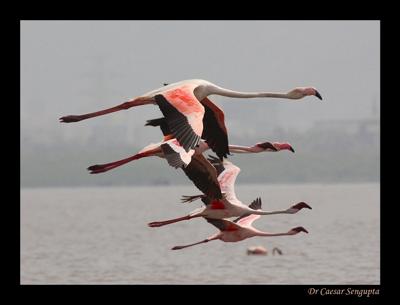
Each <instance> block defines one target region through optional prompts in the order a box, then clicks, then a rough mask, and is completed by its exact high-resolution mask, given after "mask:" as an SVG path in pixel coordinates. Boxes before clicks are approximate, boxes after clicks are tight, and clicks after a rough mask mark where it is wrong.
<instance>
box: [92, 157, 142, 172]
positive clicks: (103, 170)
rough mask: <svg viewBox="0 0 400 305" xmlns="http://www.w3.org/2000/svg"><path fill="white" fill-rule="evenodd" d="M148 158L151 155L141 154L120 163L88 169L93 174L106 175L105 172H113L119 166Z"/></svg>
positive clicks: (99, 165)
mask: <svg viewBox="0 0 400 305" xmlns="http://www.w3.org/2000/svg"><path fill="white" fill-rule="evenodd" d="M148 156H149V155H146V154H140V153H139V154H136V155H133V156H131V157H129V158H125V159H122V160H118V161H115V162H110V163H106V164H96V165H92V166H89V167H88V168H87V169H88V170H89V171H90V173H91V174H99V173H104V172H107V171H109V170H111V169H113V168H116V167H118V166H121V165H124V164H126V163H128V162H131V161H133V160H137V159H140V158H144V157H148Z"/></svg>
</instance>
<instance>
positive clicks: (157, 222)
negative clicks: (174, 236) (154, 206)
mask: <svg viewBox="0 0 400 305" xmlns="http://www.w3.org/2000/svg"><path fill="white" fill-rule="evenodd" d="M200 216H201V215H194V216H190V215H187V216H183V217H179V218H174V219H170V220H164V221H154V222H150V223H148V224H147V225H148V226H149V227H152V228H154V227H162V226H165V225H168V224H170V223H175V222H178V221H183V220H189V219H192V218H195V217H200Z"/></svg>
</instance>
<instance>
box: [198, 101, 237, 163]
mask: <svg viewBox="0 0 400 305" xmlns="http://www.w3.org/2000/svg"><path fill="white" fill-rule="evenodd" d="M201 104H202V105H203V106H204V110H205V112H204V117H203V134H202V136H201V137H202V138H203V139H204V140H205V141H206V142H207V144H208V146H209V147H210V148H211V149H212V150H213V151H214V152H215V153H216V154H217V156H218V157H219V158H220V160H221V161H222V159H223V158H227V157H228V155H230V152H229V145H228V132H227V130H226V126H225V116H224V112H223V111H222V109H221V108H219V107H218V106H217V105H215V104H214V103H213V102H211V101H210V100H209V99H208V98H204V99H202V100H201Z"/></svg>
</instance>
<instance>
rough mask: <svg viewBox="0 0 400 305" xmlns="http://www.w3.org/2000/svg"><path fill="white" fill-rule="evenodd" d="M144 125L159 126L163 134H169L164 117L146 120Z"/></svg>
mask: <svg viewBox="0 0 400 305" xmlns="http://www.w3.org/2000/svg"><path fill="white" fill-rule="evenodd" d="M144 126H160V129H161V131H162V133H163V135H164V136H168V135H170V134H171V130H170V129H169V127H168V124H167V120H166V119H165V118H158V119H153V120H147V121H146V124H145V125H144Z"/></svg>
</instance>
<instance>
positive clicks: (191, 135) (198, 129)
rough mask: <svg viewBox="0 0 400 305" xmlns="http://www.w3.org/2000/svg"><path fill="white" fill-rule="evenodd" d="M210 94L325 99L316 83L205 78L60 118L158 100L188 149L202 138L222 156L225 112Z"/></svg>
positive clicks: (81, 117) (66, 120) (85, 116)
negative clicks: (224, 83)
mask: <svg viewBox="0 0 400 305" xmlns="http://www.w3.org/2000/svg"><path fill="white" fill-rule="evenodd" d="M210 95H221V96H226V97H233V98H261V97H272V98H283V99H290V100H299V99H301V98H304V97H305V96H311V95H312V96H316V97H317V98H319V99H321V100H322V97H321V95H320V94H319V92H318V91H317V90H316V89H315V88H313V87H297V88H294V89H293V90H290V91H289V92H287V93H280V92H239V91H233V90H229V89H224V88H222V87H219V86H217V85H215V84H213V83H211V82H209V81H206V80H201V79H192V80H184V81H180V82H177V83H173V84H169V85H167V86H164V87H161V88H158V89H155V90H153V91H150V92H147V93H145V94H143V95H141V96H139V97H137V98H134V99H132V100H129V101H127V102H125V103H122V104H120V105H117V106H115V107H112V108H108V109H104V110H101V111H97V112H92V113H87V114H82V115H67V116H63V117H61V118H60V122H64V123H71V122H79V121H82V120H85V119H88V118H93V117H97V116H101V115H105V114H108V113H112V112H116V111H120V110H126V109H129V108H131V107H136V106H141V105H148V104H156V105H158V107H159V108H160V110H161V112H162V113H163V115H164V117H165V118H166V120H167V124H168V127H169V129H170V130H171V132H172V134H173V137H174V138H176V139H177V140H178V141H179V143H180V145H181V146H182V147H183V148H184V149H185V151H186V152H189V150H191V149H194V148H195V147H196V146H197V145H199V142H200V140H201V138H203V139H204V140H205V141H206V142H207V144H208V146H209V147H210V148H211V149H212V150H213V151H214V152H215V153H216V154H217V156H218V157H219V158H220V159H221V160H222V158H224V157H225V158H226V157H227V155H228V154H230V152H229V146H228V135H227V130H226V126H225V118H224V112H223V111H222V109H221V108H219V107H218V106H217V105H216V104H214V103H213V102H212V101H211V100H209V99H208V96H210Z"/></svg>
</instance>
